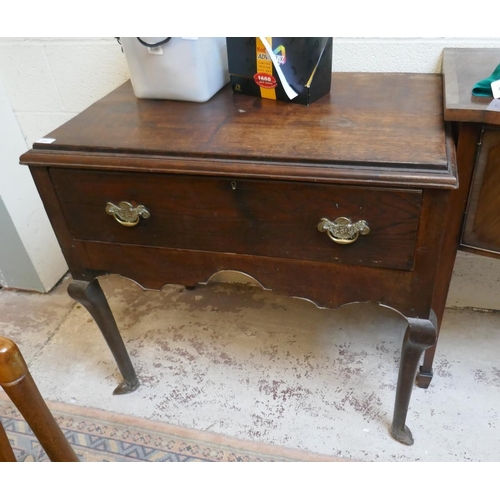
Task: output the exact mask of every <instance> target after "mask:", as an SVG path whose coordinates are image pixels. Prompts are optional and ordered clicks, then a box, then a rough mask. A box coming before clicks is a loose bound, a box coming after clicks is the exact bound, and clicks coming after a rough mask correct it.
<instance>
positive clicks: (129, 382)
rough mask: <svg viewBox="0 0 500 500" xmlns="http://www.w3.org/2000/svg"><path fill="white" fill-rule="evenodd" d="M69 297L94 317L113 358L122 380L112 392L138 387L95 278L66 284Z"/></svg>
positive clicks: (119, 336)
mask: <svg viewBox="0 0 500 500" xmlns="http://www.w3.org/2000/svg"><path fill="white" fill-rule="evenodd" d="M68 293H69V295H70V297H72V298H73V299H75V300H76V301H78V302H79V303H80V304H82V306H84V307H85V308H86V309H87V310H88V312H89V313H90V315H91V316H92V317H93V318H94V321H95V322H96V323H97V326H98V327H99V329H100V330H101V333H102V335H103V337H104V340H106V342H107V344H108V346H109V348H110V349H111V353H112V354H113V357H114V358H115V361H116V364H117V365H118V369H119V370H120V373H121V374H122V376H123V381H122V382H121V383H120V384H119V385H118V386H117V387H116V389H115V390H114V391H113V394H128V393H129V392H133V391H135V390H136V389H137V388H138V387H139V385H140V384H139V380H138V379H137V375H136V373H135V370H134V367H133V365H132V361H130V357H129V355H128V352H127V349H126V348H125V344H124V342H123V339H122V336H121V335H120V332H119V330H118V327H117V326H116V321H115V319H114V317H113V313H112V312H111V309H110V308H109V304H108V301H107V300H106V297H105V295H104V293H103V291H102V289H101V286H100V285H99V282H98V281H97V279H95V280H93V281H90V282H88V281H76V280H75V281H73V282H71V283H70V284H69V286H68Z"/></svg>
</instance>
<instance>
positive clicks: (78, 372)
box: [0, 276, 500, 461]
mask: <svg viewBox="0 0 500 500" xmlns="http://www.w3.org/2000/svg"><path fill="white" fill-rule="evenodd" d="M100 281H101V284H102V287H103V289H104V291H105V293H106V295H107V296H108V298H109V302H110V306H111V309H112V310H113V312H114V314H115V317H116V320H117V323H118V326H119V328H120V329H121V332H122V335H123V338H124V340H125V342H126V345H127V349H128V350H129V352H130V355H131V358H132V361H133V363H134V365H135V367H136V370H137V372H138V375H139V378H140V380H141V383H142V385H141V387H140V388H139V389H138V390H137V391H136V392H134V393H132V394H129V395H125V396H113V395H112V391H113V389H114V387H115V386H116V385H117V383H118V382H119V381H120V377H119V374H118V372H117V369H116V366H115V363H114V361H113V359H112V357H111V354H110V352H109V350H108V348H107V346H106V344H105V343H104V340H103V339H102V337H101V335H100V333H99V331H98V329H97V327H96V326H95V324H94V322H93V321H92V320H91V319H90V316H89V315H88V313H87V311H86V310H85V309H83V308H82V307H81V306H80V305H78V304H76V303H75V302H74V301H73V300H72V299H70V298H69V296H68V295H67V293H66V288H67V285H68V283H69V282H70V278H65V279H64V280H63V281H62V282H61V283H60V285H58V286H57V287H56V288H55V289H54V290H53V291H52V292H51V293H49V294H46V295H39V294H34V293H27V292H18V291H13V290H5V289H3V290H2V289H0V334H1V335H4V336H6V337H9V338H11V339H12V340H14V341H15V342H17V344H18V345H19V346H20V348H21V350H22V352H23V355H24V357H25V358H26V360H27V361H28V363H29V366H30V370H31V372H32V375H33V377H34V378H35V380H36V382H37V384H38V386H39V389H40V391H41V392H42V395H43V396H44V397H45V398H46V399H50V400H54V401H63V402H66V403H72V404H76V405H84V406H91V407H95V408H101V409H104V410H108V411H113V412H117V413H122V414H128V415H135V416H139V417H146V418H149V419H152V420H158V421H163V422H168V423H171V424H175V425H181V426H185V427H191V428H196V429H201V430H208V431H212V432H215V433H220V434H225V435H228V436H232V437H237V438H243V439H250V440H258V441H263V442H267V443H271V444H276V445H283V446H287V447H292V448H298V449H301V450H306V451H312V452H317V453H323V454H329V455H334V456H341V457H345V458H351V459H357V460H368V461H415V460H421V461H498V460H500V432H499V430H498V429H497V427H499V426H500V424H499V421H498V414H499V412H500V361H499V360H498V353H499V352H500V314H499V313H494V312H478V311H472V310H469V309H448V310H447V311H446V314H445V319H444V324H443V327H442V331H441V339H440V343H439V348H438V353H437V356H436V361H435V368H434V369H435V375H434V379H433V381H432V384H431V387H430V388H429V389H427V390H422V389H419V388H417V387H415V390H414V393H413V398H412V401H411V406H410V413H409V418H408V426H409V427H410V429H411V430H412V432H413V435H414V437H415V444H414V445H413V446H412V447H407V446H404V445H402V444H400V443H398V442H396V441H394V440H393V439H392V438H391V437H390V435H389V432H388V427H389V425H390V420H391V416H392V410H393V402H394V394H395V386H396V379H397V372H398V364H399V352H400V346H401V340H402V336H403V332H404V329H405V322H404V320H403V319H402V318H400V317H399V316H398V315H397V314H396V313H394V312H392V311H390V310H387V309H383V308H380V307H378V306H376V305H373V304H361V305H352V306H348V307H344V308H341V309H339V310H337V311H330V310H320V309H317V308H316V307H315V306H314V305H313V304H311V303H309V302H307V301H302V300H298V299H292V298H286V297H280V296H278V295H276V294H273V293H271V292H266V291H263V290H261V289H260V288H257V287H252V286H247V285H241V284H240V285H228V284H222V283H213V284H209V285H207V286H200V287H199V288H197V289H195V290H191V291H188V290H185V289H184V288H183V287H179V286H166V287H164V289H163V290H162V291H161V292H153V291H146V292H144V291H142V290H141V289H140V288H139V287H138V286H137V285H135V284H134V283H132V282H130V281H128V280H126V279H122V278H118V277H115V276H113V277H103V278H101V279H100Z"/></svg>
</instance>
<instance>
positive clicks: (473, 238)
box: [462, 128, 500, 253]
mask: <svg viewBox="0 0 500 500" xmlns="http://www.w3.org/2000/svg"><path fill="white" fill-rule="evenodd" d="M462 244H463V245H465V246H470V247H474V248H477V249H480V250H485V251H491V252H495V253H500V128H485V129H484V132H483V135H482V140H481V145H480V146H479V151H478V156H477V161H476V167H475V173H474V179H473V181H472V186H471V191H470V196H469V204H468V207H467V213H466V217H465V226H464V232H463V236H462Z"/></svg>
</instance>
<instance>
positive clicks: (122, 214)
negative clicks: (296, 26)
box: [106, 201, 151, 227]
mask: <svg viewBox="0 0 500 500" xmlns="http://www.w3.org/2000/svg"><path fill="white" fill-rule="evenodd" d="M106 213H107V214H108V215H112V216H113V217H114V218H115V219H116V220H117V222H119V223H120V224H121V225H122V226H125V227H134V226H137V224H139V217H142V218H143V219H148V218H149V216H150V215H151V214H150V213H149V210H148V209H147V208H146V207H145V206H144V205H137V206H136V207H133V206H132V204H131V203H129V202H128V201H120V203H119V204H118V206H116V205H115V204H114V203H111V202H108V203H107V205H106Z"/></svg>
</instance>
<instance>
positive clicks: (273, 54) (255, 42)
mask: <svg viewBox="0 0 500 500" xmlns="http://www.w3.org/2000/svg"><path fill="white" fill-rule="evenodd" d="M226 41H227V56H228V67H229V75H230V79H231V87H232V89H233V92H235V93H239V94H247V95H252V96H256V97H262V98H264V99H275V100H280V101H287V102H295V103H299V104H311V103H312V102H314V101H316V100H317V99H319V98H320V97H323V96H324V95H326V94H328V93H329V92H330V86H331V78H332V43H333V38H331V37H330V38H329V37H324V38H314V37H307V38H290V37H289V38H285V37H281V38H280V37H266V38H259V37H253V38H238V37H228V38H227V39H226Z"/></svg>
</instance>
